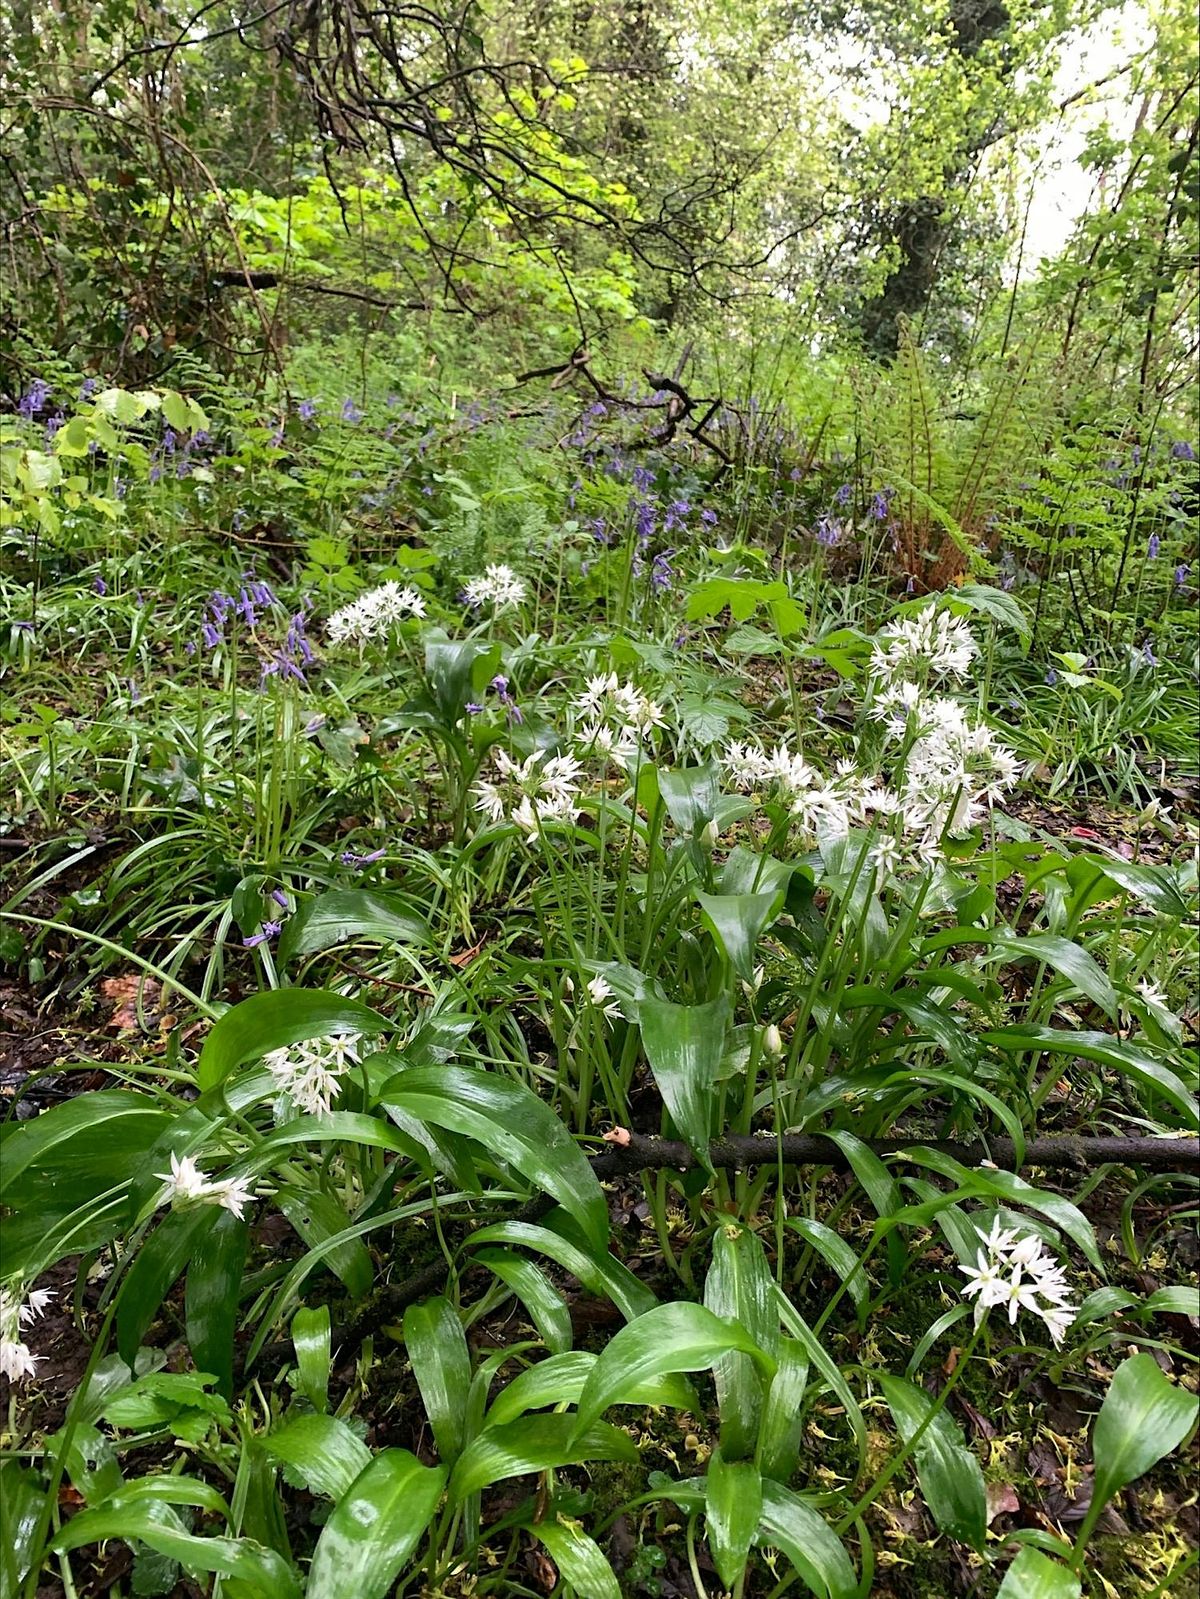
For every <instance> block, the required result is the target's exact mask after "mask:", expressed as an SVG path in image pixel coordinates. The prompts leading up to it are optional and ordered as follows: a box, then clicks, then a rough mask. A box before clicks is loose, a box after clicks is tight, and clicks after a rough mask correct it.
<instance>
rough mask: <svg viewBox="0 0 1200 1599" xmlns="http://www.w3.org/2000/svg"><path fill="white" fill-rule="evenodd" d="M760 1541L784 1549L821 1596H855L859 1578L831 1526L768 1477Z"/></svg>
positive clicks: (823, 1598)
mask: <svg viewBox="0 0 1200 1599" xmlns="http://www.w3.org/2000/svg"><path fill="white" fill-rule="evenodd" d="M757 1541H758V1542H759V1543H760V1544H768V1545H771V1546H773V1547H774V1548H776V1549H782V1550H783V1552H784V1554H785V1555H786V1556H787V1557H788V1559H789V1560H790V1561H791V1562H792V1565H793V1566H795V1568H796V1570H797V1572H798V1573H799V1575H800V1577H801V1579H802V1580H803V1581H804V1582H805V1583H807V1584H808V1587H809V1588H810V1589H811V1591H812V1592H813V1593H815V1594H817V1595H818V1596H819V1599H856V1595H857V1594H858V1577H857V1575H856V1574H855V1570H854V1566H853V1565H852V1564H851V1561H850V1556H849V1555H848V1554H847V1553H846V1551H845V1549H844V1548H843V1546H842V1543H841V1540H840V1539H839V1538H838V1536H837V1534H836V1533H835V1532H834V1531H833V1529H832V1527H830V1525H829V1523H828V1522H827V1521H826V1520H825V1518H824V1517H823V1516H822V1515H820V1514H819V1513H818V1512H817V1511H816V1510H815V1509H814V1508H813V1506H812V1505H811V1504H809V1502H808V1501H807V1500H806V1499H802V1498H801V1497H800V1495H799V1494H794V1493H792V1492H791V1491H790V1489H787V1488H785V1487H784V1486H783V1485H782V1484H781V1483H778V1482H772V1481H770V1479H769V1478H764V1479H763V1484H762V1517H761V1519H760V1521H759V1527H758V1539H757Z"/></svg>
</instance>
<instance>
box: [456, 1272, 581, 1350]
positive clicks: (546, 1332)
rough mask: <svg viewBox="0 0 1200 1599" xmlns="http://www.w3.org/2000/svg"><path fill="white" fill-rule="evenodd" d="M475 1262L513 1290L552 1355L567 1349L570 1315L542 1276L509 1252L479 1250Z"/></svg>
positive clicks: (569, 1340) (569, 1335) (554, 1290)
mask: <svg viewBox="0 0 1200 1599" xmlns="http://www.w3.org/2000/svg"><path fill="white" fill-rule="evenodd" d="M475 1258H476V1260H477V1261H478V1262H479V1264H480V1265H481V1266H486V1267H487V1268H488V1270H489V1271H492V1272H494V1273H495V1274H496V1276H497V1277H499V1279H500V1281H501V1282H502V1283H504V1284H505V1285H506V1286H507V1287H509V1288H511V1289H512V1291H513V1293H514V1294H516V1296H517V1298H518V1299H519V1300H520V1301H521V1303H522V1304H523V1305H524V1306H525V1309H526V1310H527V1311H528V1312H529V1318H530V1320H531V1321H532V1322H533V1325H534V1326H535V1327H536V1328H537V1330H538V1332H539V1334H540V1335H541V1339H542V1342H543V1343H544V1344H545V1345H546V1348H547V1349H549V1350H550V1351H551V1353H552V1354H556V1355H561V1354H563V1353H564V1352H565V1351H566V1350H568V1349H570V1347H571V1343H572V1333H571V1312H570V1310H569V1309H568V1308H567V1302H566V1300H565V1299H564V1298H563V1296H562V1295H561V1294H560V1293H559V1292H558V1290H557V1289H556V1288H555V1287H554V1286H553V1284H552V1283H551V1282H550V1279H549V1278H548V1277H547V1276H546V1274H545V1272H543V1271H542V1270H540V1269H539V1267H537V1266H535V1265H534V1263H533V1261H531V1260H526V1259H525V1257H524V1255H518V1254H515V1253H514V1252H513V1251H512V1250H511V1249H481V1250H480V1251H479V1253H478V1254H477V1255H476V1257H475Z"/></svg>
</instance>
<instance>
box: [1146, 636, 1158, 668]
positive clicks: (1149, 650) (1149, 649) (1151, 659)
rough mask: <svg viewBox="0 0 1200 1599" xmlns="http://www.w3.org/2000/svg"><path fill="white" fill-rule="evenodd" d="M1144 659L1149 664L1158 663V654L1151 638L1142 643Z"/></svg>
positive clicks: (1155, 664) (1154, 664)
mask: <svg viewBox="0 0 1200 1599" xmlns="http://www.w3.org/2000/svg"><path fill="white" fill-rule="evenodd" d="M1142 660H1143V661H1145V663H1146V665H1147V666H1157V665H1158V656H1157V655H1155V653H1154V647H1153V645H1152V644H1151V642H1150V640H1149V639H1147V640H1146V641H1145V643H1144V644H1143V645H1142Z"/></svg>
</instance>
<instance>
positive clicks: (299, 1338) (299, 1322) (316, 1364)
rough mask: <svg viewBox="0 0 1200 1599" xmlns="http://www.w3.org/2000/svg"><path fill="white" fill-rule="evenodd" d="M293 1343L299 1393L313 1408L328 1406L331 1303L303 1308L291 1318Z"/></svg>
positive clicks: (322, 1411) (318, 1409)
mask: <svg viewBox="0 0 1200 1599" xmlns="http://www.w3.org/2000/svg"><path fill="white" fill-rule="evenodd" d="M292 1343H293V1344H294V1345H295V1348H296V1374H297V1379H298V1381H299V1384H300V1392H301V1393H302V1394H303V1395H304V1397H305V1399H307V1400H308V1402H309V1404H310V1405H311V1406H312V1407H313V1409H314V1410H316V1411H319V1412H321V1413H322V1414H324V1412H325V1411H326V1410H328V1409H329V1373H330V1370H331V1368H332V1364H333V1363H332V1360H331V1348H332V1326H331V1323H330V1317H329V1306H328V1305H318V1306H317V1308H316V1309H315V1310H309V1309H308V1308H307V1307H302V1308H301V1309H300V1310H298V1311H297V1312H296V1314H295V1315H294V1316H293V1317H292Z"/></svg>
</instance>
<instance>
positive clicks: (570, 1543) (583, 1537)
mask: <svg viewBox="0 0 1200 1599" xmlns="http://www.w3.org/2000/svg"><path fill="white" fill-rule="evenodd" d="M529 1531H530V1532H531V1533H532V1534H533V1536H534V1537H535V1538H537V1539H538V1540H539V1542H540V1543H542V1544H543V1545H544V1546H545V1548H546V1549H547V1550H549V1552H550V1558H551V1559H552V1560H553V1561H554V1564H555V1565H556V1566H557V1567H558V1574H559V1577H560V1578H561V1579H562V1580H563V1581H564V1582H567V1583H569V1584H570V1585H571V1587H572V1588H573V1589H574V1591H575V1592H576V1593H577V1594H578V1595H579V1599H621V1585H620V1583H619V1582H618V1581H617V1579H616V1576H615V1575H614V1573H613V1568H612V1567H611V1566H610V1565H609V1563H608V1561H607V1560H606V1559H605V1557H604V1553H603V1551H602V1550H601V1548H600V1546H599V1544H597V1543H596V1542H595V1541H594V1540H593V1539H591V1538H589V1537H588V1535H587V1533H586V1532H584V1530H583V1528H582V1527H581V1526H580V1525H579V1523H578V1522H577V1521H567V1520H566V1519H565V1518H563V1517H562V1516H559V1517H558V1518H557V1520H555V1521H538V1522H535V1523H534V1524H533V1526H531V1527H530V1528H529Z"/></svg>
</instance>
